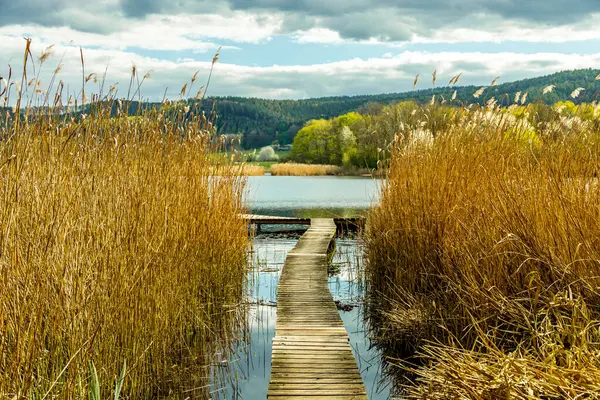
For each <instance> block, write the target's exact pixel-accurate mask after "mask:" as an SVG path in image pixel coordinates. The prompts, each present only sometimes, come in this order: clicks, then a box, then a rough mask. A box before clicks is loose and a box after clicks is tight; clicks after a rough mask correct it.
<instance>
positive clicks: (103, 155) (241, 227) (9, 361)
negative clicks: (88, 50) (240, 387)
mask: <svg viewBox="0 0 600 400" xmlns="http://www.w3.org/2000/svg"><path fill="white" fill-rule="evenodd" d="M50 56H51V48H49V49H46V51H45V52H44V53H42V56H41V57H40V58H39V59H38V61H37V62H36V64H37V65H36V67H37V68H36V71H39V70H40V69H41V68H42V66H43V64H45V63H46V62H47V60H48V59H49V58H50ZM24 59H25V67H24V71H23V79H22V82H23V84H22V85H18V88H17V87H15V85H13V84H11V85H10V86H7V88H8V89H7V90H4V91H2V88H0V99H2V100H5V102H6V103H8V104H11V99H10V96H18V97H17V98H16V101H17V107H16V108H15V111H14V114H11V113H3V115H2V116H1V117H0V135H1V141H0V172H1V173H0V287H1V288H2V290H1V292H2V295H0V398H4V397H6V398H40V399H43V398H95V399H100V398H117V399H118V398H121V397H123V398H131V399H138V398H158V397H160V398H168V397H170V398H183V397H185V396H187V395H189V391H193V392H194V396H199V397H203V393H204V394H205V395H206V396H208V392H209V391H210V390H211V389H210V387H211V386H210V384H211V382H212V381H211V374H212V373H213V372H214V371H213V368H212V367H211V363H212V362H213V358H214V357H215V353H216V352H217V351H219V352H223V351H225V352H226V351H227V348H228V346H229V345H230V343H231V341H232V340H233V339H234V338H235V337H237V335H238V333H239V329H240V328H241V326H242V325H243V321H244V318H245V316H244V308H243V307H241V306H240V303H241V302H242V294H243V285H244V282H245V279H246V271H247V261H246V250H247V244H248V238H247V226H246V224H245V222H244V221H243V220H241V219H240V218H239V217H238V215H239V214H240V213H243V212H244V208H243V204H242V193H243V187H244V185H245V179H244V178H243V177H241V176H240V175H239V168H238V167H236V166H235V165H233V164H228V163H219V162H218V161H217V160H215V158H214V157H211V155H212V154H214V153H216V152H217V151H223V149H222V146H221V145H220V144H219V143H220V142H219V140H218V138H217V139H216V140H215V136H216V135H215V131H214V128H213V127H212V124H211V123H210V121H209V120H207V119H206V118H204V117H203V115H202V114H201V113H194V112H193V110H191V112H190V113H188V114H187V115H184V114H182V113H180V112H178V110H177V109H176V108H174V107H173V103H170V104H169V103H167V102H165V103H164V104H163V105H162V106H161V107H160V108H159V109H151V110H149V111H147V112H140V113H139V114H136V115H134V116H129V115H127V113H125V112H122V113H120V114H119V115H118V116H116V117H111V110H112V109H114V108H115V107H116V108H117V109H118V110H121V109H122V110H126V109H127V100H117V99H115V97H114V87H113V88H111V89H107V90H106V91H105V92H103V79H102V78H101V77H100V78H98V77H97V76H95V74H90V75H89V76H88V75H84V77H87V78H86V79H85V80H84V86H83V88H82V90H81V92H80V93H79V96H75V95H74V96H73V97H71V96H68V97H63V87H62V83H59V82H58V80H57V79H56V80H55V78H56V75H57V73H58V72H56V73H55V74H54V77H53V78H52V81H51V82H46V85H48V88H47V89H46V90H45V91H44V90H42V89H41V87H42V83H41V82H40V81H39V78H38V76H39V75H35V73H34V72H33V68H32V65H31V63H33V62H34V60H33V57H32V56H31V48H30V41H29V40H27V47H26V50H25V56H24ZM81 60H82V65H81V67H82V69H85V64H84V54H83V53H82V55H81ZM215 61H216V60H213V63H214V62H215ZM37 73H38V74H39V72H37ZM25 76H28V78H29V79H31V82H30V83H29V84H28V83H27V80H25V78H24V77H25ZM146 78H147V76H145V77H144V79H146ZM144 79H142V77H141V76H139V75H138V72H137V71H136V68H135V66H134V67H133V69H132V75H131V85H130V92H131V93H137V92H139V89H140V83H139V82H143V81H144ZM194 80H195V77H194V78H193V79H192V81H191V83H190V82H188V84H186V87H187V88H188V89H187V92H185V93H184V94H187V93H189V90H190V88H191V86H192V85H193V83H194ZM93 88H96V89H97V91H95V89H93ZM5 89H6V87H5ZM184 89H185V87H184ZM183 92H184V90H182V93H183ZM86 96H89V98H90V99H92V101H91V102H87V101H85V100H86ZM135 96H136V95H135V94H134V95H133V96H131V97H135ZM27 97H29V99H27ZM13 100H14V99H13ZM48 102H50V103H48ZM25 103H27V104H44V106H43V107H36V108H34V107H32V106H25ZM78 103H79V104H81V103H83V104H84V106H83V107H82V106H81V105H79V106H78V105H77V104H78ZM19 105H21V106H23V107H22V108H21V107H19ZM185 393H188V394H185ZM184 394H185V396H184Z"/></svg>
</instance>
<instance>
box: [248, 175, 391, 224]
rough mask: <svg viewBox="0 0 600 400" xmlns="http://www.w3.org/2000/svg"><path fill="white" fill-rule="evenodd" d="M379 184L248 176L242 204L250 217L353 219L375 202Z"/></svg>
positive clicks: (362, 180) (324, 178) (364, 180)
mask: <svg viewBox="0 0 600 400" xmlns="http://www.w3.org/2000/svg"><path fill="white" fill-rule="evenodd" d="M380 183H381V181H379V180H375V179H371V178H361V177H338V176H251V177H248V190H247V192H246V200H247V204H248V207H249V209H250V211H251V212H252V213H254V214H264V215H275V216H284V217H300V218H315V217H355V216H358V215H362V214H363V213H364V211H365V210H366V209H368V208H369V207H370V206H371V205H372V204H373V202H375V201H377V200H378V196H379V185H380Z"/></svg>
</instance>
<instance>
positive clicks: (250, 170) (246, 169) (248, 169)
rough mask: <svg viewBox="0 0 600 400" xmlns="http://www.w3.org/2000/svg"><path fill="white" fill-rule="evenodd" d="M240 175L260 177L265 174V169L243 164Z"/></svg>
mask: <svg viewBox="0 0 600 400" xmlns="http://www.w3.org/2000/svg"><path fill="white" fill-rule="evenodd" d="M241 174H242V175H245V176H262V175H264V174H265V168H264V167H261V166H260V165H251V164H243V166H242V171H241Z"/></svg>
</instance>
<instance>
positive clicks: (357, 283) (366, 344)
mask: <svg viewBox="0 0 600 400" xmlns="http://www.w3.org/2000/svg"><path fill="white" fill-rule="evenodd" d="M301 233H302V232H298V233H287V234H272V233H271V234H269V233H267V234H261V235H259V236H257V237H256V238H255V239H254V241H253V245H252V250H251V252H250V253H249V257H251V260H252V265H253V270H252V271H251V272H250V273H249V276H248V302H249V313H248V317H247V318H248V321H247V332H246V333H245V334H244V337H242V338H239V340H237V341H236V342H235V346H234V351H233V354H232V355H231V356H230V357H229V360H228V361H227V362H225V363H223V364H224V365H223V367H222V371H220V374H221V375H222V376H227V377H228V379H226V380H225V381H226V384H225V385H224V386H222V387H220V388H219V390H218V391H214V393H213V398H218V399H265V398H266V396H267V389H268V385H269V379H270V374H271V346H272V341H273V337H274V335H275V325H276V321H277V308H276V307H275V305H276V300H277V284H278V282H279V275H280V272H281V269H282V267H283V263H284V261H285V258H286V256H287V253H288V252H289V251H290V250H291V249H292V248H293V247H294V246H295V244H296V242H297V240H298V239H299V238H300V235H301ZM336 249H337V250H336V254H335V256H334V258H333V261H332V265H333V266H334V267H335V268H333V274H332V276H330V278H329V288H330V290H331V292H332V295H333V297H334V300H337V301H339V302H340V305H342V306H344V307H345V308H346V309H348V311H340V316H341V318H342V321H343V322H344V326H345V327H346V330H347V331H348V333H349V336H350V344H351V346H352V348H353V350H354V355H355V357H356V359H357V363H358V366H359V369H360V371H361V375H362V377H363V380H364V383H365V386H366V388H367V393H368V395H369V398H370V399H376V400H379V399H388V398H390V384H389V381H388V380H387V379H386V378H382V376H383V374H382V362H381V354H380V352H379V351H378V350H377V349H376V348H375V347H373V346H372V343H371V341H370V340H369V338H368V335H367V332H368V329H367V328H368V327H367V326H365V323H364V318H363V314H362V313H363V306H362V300H363V293H364V290H363V289H364V285H363V280H362V273H361V269H360V266H361V265H362V259H361V257H362V250H361V248H360V246H359V243H358V241H357V240H356V239H354V238H338V239H337V240H336Z"/></svg>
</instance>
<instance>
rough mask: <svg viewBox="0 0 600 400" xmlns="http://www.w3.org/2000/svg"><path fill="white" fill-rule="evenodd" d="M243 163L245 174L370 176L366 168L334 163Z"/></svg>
mask: <svg viewBox="0 0 600 400" xmlns="http://www.w3.org/2000/svg"><path fill="white" fill-rule="evenodd" d="M264 164H265V163H245V164H244V165H243V167H242V173H243V174H244V175H247V176H258V175H265V174H266V173H267V172H269V173H270V174H271V175H273V176H326V175H343V176H363V175H364V176H370V173H369V171H368V170H359V169H353V168H350V169H348V168H344V167H338V166H336V165H321V164H297V163H275V162H270V163H268V165H264Z"/></svg>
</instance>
